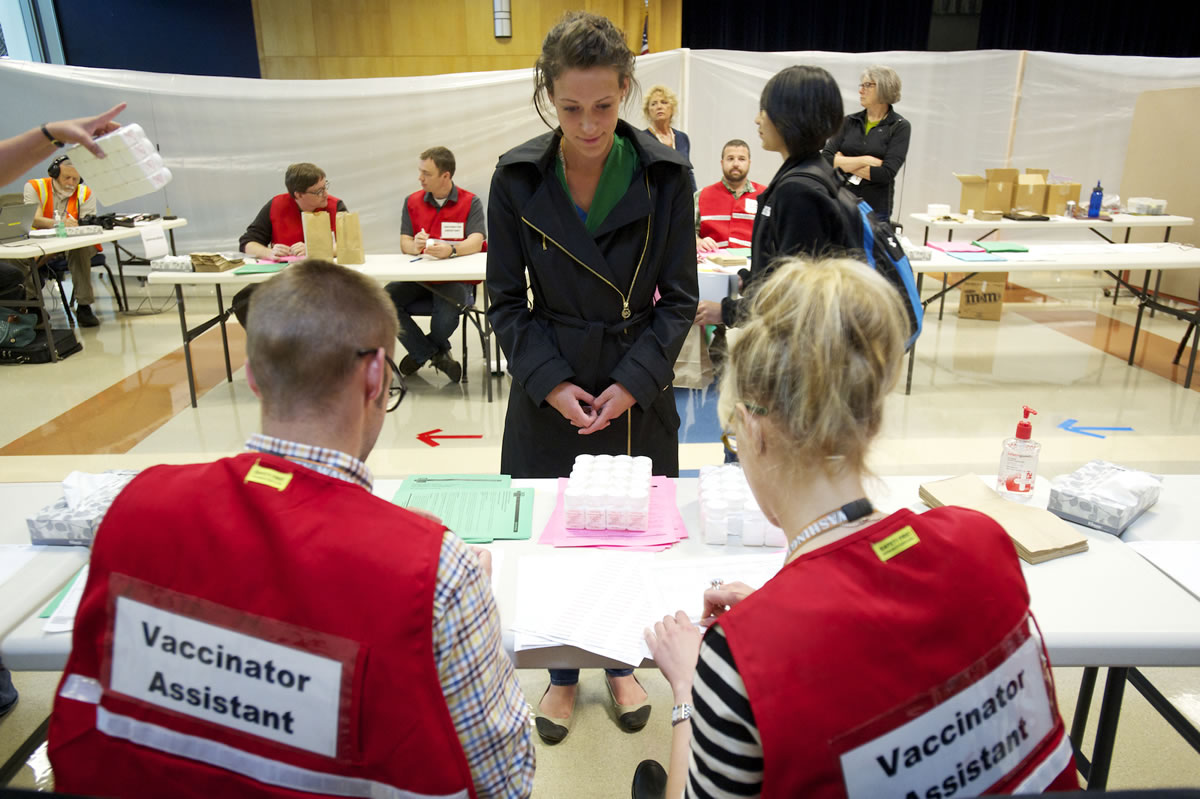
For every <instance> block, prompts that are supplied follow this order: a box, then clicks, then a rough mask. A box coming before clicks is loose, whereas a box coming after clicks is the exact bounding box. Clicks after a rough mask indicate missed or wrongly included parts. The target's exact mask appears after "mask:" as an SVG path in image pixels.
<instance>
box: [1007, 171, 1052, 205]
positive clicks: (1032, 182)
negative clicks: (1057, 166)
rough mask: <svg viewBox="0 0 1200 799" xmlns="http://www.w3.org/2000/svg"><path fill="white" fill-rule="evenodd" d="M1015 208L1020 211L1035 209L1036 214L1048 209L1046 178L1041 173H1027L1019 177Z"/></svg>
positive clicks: (1014, 200)
mask: <svg viewBox="0 0 1200 799" xmlns="http://www.w3.org/2000/svg"><path fill="white" fill-rule="evenodd" d="M1013 208H1014V209H1015V210H1018V211H1033V212H1034V213H1035V214H1040V213H1044V212H1045V210H1046V178H1045V177H1044V176H1042V175H1040V174H1037V173H1034V174H1028V171H1027V173H1026V174H1024V175H1021V176H1020V177H1018V178H1017V188H1016V191H1015V192H1014V193H1013Z"/></svg>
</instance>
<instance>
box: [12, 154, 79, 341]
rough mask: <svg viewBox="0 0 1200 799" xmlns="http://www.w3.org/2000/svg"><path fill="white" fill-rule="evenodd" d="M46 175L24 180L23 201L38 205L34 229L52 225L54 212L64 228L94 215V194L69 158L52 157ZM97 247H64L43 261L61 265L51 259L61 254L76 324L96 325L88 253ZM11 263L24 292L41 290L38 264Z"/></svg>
mask: <svg viewBox="0 0 1200 799" xmlns="http://www.w3.org/2000/svg"><path fill="white" fill-rule="evenodd" d="M46 174H47V177H44V178H34V179H33V180H30V181H27V182H26V183H25V190H24V201H25V203H26V204H27V205H36V206H37V207H38V209H37V211H36V212H35V213H34V216H33V226H34V227H35V228H52V227H54V225H55V219H54V214H55V213H56V212H57V213H58V214H59V215H60V216H61V217H62V220H63V224H64V225H66V226H67V227H78V226H79V220H80V218H81V217H85V216H93V215H95V213H96V197H95V195H93V194H92V190H91V189H89V188H88V187H87V186H85V185H84V184H83V181H82V180H80V178H79V170H78V169H76V168H75V167H74V165H72V164H71V160H70V159H69V158H67V157H66V156H65V155H60V156H59V157H58V158H55V159H54V160H53V161H51V162H50V166H49V167H48V168H47V169H46ZM99 249H100V248H99V247H97V246H94V245H89V246H85V247H77V248H76V249H74V250H67V251H66V253H63V254H62V256H51V257H50V258H51V261H52V263H49V264H45V265H46V266H49V268H51V269H54V268H61V267H58V265H57V264H55V263H53V261H55V260H57V259H58V258H60V257H64V256H65V258H66V265H67V269H68V270H70V272H71V285H72V287H73V293H74V295H75V303H76V305H75V318H76V319H77V320H79V325H80V327H96V326H97V325H99V324H100V320H99V319H97V318H96V313H95V312H94V311H93V310H92V302H94V301H95V298H96V295H95V293H94V292H93V291H92V256H93V255H95V254H96V251H97V250H99ZM13 263H15V264H17V265H19V266H20V267H21V269H22V271H24V273H25V292H26V295H27V296H30V297H32V296H36V295H37V293H38V292H39V291H40V290H41V283H40V281H39V280H38V278H37V270H38V267H39V266H42V264H37V263H36V262H35V261H34V260H33V259H32V258H22V259H16V260H14V261H13Z"/></svg>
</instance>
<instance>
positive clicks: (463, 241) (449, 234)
mask: <svg viewBox="0 0 1200 799" xmlns="http://www.w3.org/2000/svg"><path fill="white" fill-rule="evenodd" d="M454 169H455V162H454V153H452V152H450V151H449V150H447V149H446V148H445V147H431V148H429V149H428V150H426V151H425V152H423V153H421V161H420V163H419V164H418V166H417V181H418V182H419V183H420V184H421V188H420V189H418V190H417V191H414V192H413V193H412V194H410V195H408V197H407V199H405V201H404V211H403V213H402V216H401V219H400V249H401V250H403V251H404V252H405V253H408V254H409V255H424V256H426V257H429V258H436V259H439V260H440V259H445V258H457V257H459V256H460V255H471V254H473V253H477V252H481V251H482V250H484V249H485V248H486V243H485V242H486V240H487V225H486V223H485V221H484V215H483V203H482V202H480V200H479V198H478V197H476V196H475V195H474V194H472V193H471V192H469V191H467V190H466V189H464V188H462V187H461V186H456V185H454ZM386 288H387V293H388V294H389V295H390V296H391V298H392V302H393V303H395V305H396V316H397V317H398V318H399V320H400V343H401V344H403V345H404V349H405V350H407V352H408V354H407V355H405V356H404V358H402V359H401V361H400V372H401V374H404V375H406V376H407V375H411V374H413V373H414V372H416V371H417V370H418V369H420V368H421V367H422V366H424V365H425V364H426V363H431V364H432V365H433V367H434V368H435V369H437V370H438V371H439V372H443V373H445V375H446V376H447V377H449V378H450V380H451V381H452V382H455V383H457V382H458V381H459V380H461V379H462V365H461V364H460V363H459V362H458V361H456V360H454V358H453V357H452V356H451V355H450V336H451V335H452V334H453V333H454V331H455V330H456V329H457V328H458V321H459V315H460V314H461V313H462V309H463V308H465V307H466V306H469V305H471V304H472V302H473V301H474V286H473V285H472V284H470V283H458V282H439V283H411V282H396V283H388V284H387V287H386ZM424 299H430V300H432V304H433V313H432V315H431V316H430V320H429V333H428V334H426V333H424V332H423V331H422V330H421V328H420V327H418V326H417V323H416V322H414V321H413V318H412V316H411V315H410V314H409V313H408V311H407V310H406V308H408V307H409V306H410V305H412V304H413V303H415V302H417V301H419V300H424Z"/></svg>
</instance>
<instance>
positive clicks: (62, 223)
mask: <svg viewBox="0 0 1200 799" xmlns="http://www.w3.org/2000/svg"><path fill="white" fill-rule="evenodd" d="M54 235H55V236H57V237H58V238H60V239H65V238H66V237H67V223H66V220H64V219H63V215H62V211H55V212H54Z"/></svg>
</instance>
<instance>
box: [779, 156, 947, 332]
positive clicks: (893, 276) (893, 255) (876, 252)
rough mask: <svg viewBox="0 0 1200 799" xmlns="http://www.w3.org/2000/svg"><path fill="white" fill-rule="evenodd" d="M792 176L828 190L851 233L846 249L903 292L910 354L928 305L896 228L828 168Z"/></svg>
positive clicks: (808, 169)
mask: <svg viewBox="0 0 1200 799" xmlns="http://www.w3.org/2000/svg"><path fill="white" fill-rule="evenodd" d="M793 174H794V175H795V176H796V177H807V178H811V179H813V180H814V181H816V182H817V183H820V184H821V185H822V186H824V187H825V189H826V191H828V192H829V196H831V197H833V198H834V199H835V200H836V201H837V203H838V206H839V207H840V208H841V209H842V213H843V215H844V216H845V222H846V230H847V231H848V234H849V236H848V238H849V241H847V242H846V244H847V246H848V247H850V248H851V249H855V250H857V249H861V250H862V252H863V253H864V254H865V257H866V261H867V263H868V264H870V265H871V268H872V269H874V270H875V271H876V272H878V273H879V274H881V275H883V276H884V277H885V278H887V280H888V282H889V283H891V284H892V285H893V286H895V287H896V291H898V292H900V297H901V300H902V301H903V303H904V308H905V310H907V311H908V331H909V335H908V341H906V342H905V344H904V351H905V352H908V351H909V350H910V349H912V346H913V344H914V343H915V342H916V340H917V337H918V336H920V335H921V321H922V320H923V319H924V318H925V306H923V305H922V304H921V295H920V294H918V293H917V281H916V278H915V277H914V276H913V270H912V265H911V264H909V262H908V256H907V255H905V254H904V249H903V248H902V247H901V246H900V239H899V238H898V237H897V236H896V230H895V228H893V227H892V224H891V222H888V221H887V220H886V219H882V218H880V217H879V216H878V215H877V214H875V213H874V212H873V211H872V210H871V206H870V205H868V204H867V203H866V202H864V201H863V200H860V199H858V197H856V196H855V195H854V193H853V192H851V191H850V190H849V189H848V188H846V186H845V185H844V184H842V185H839V184H838V183H837V178H836V177H835V176H834V175H833V174H832V172H830V171H828V168H827V169H825V170H823V169H821V168H820V166H807V167H804V168H803V169H799V170H797V171H796V172H794V173H793ZM789 177H790V176H789Z"/></svg>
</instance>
